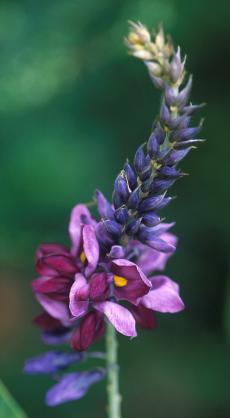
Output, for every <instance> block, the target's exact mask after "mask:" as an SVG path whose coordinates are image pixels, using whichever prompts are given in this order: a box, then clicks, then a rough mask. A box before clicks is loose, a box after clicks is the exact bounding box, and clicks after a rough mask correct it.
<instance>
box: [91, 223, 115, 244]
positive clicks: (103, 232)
mask: <svg viewBox="0 0 230 418" xmlns="http://www.w3.org/2000/svg"><path fill="white" fill-rule="evenodd" d="M104 223H105V222H102V221H101V222H98V224H97V225H96V228H95V229H96V236H97V240H98V242H99V244H100V246H101V247H102V248H103V249H107V248H108V247H110V246H112V245H113V244H114V239H113V238H112V236H111V235H110V234H109V233H108V231H107V229H106V227H105V225H104Z"/></svg>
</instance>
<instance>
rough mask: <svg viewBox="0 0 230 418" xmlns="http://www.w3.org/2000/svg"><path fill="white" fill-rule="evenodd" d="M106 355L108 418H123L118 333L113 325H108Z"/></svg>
mask: <svg viewBox="0 0 230 418" xmlns="http://www.w3.org/2000/svg"><path fill="white" fill-rule="evenodd" d="M106 353H107V368H108V381H107V394H108V405H107V408H108V418H121V395H120V393H119V368H118V364H117V338H116V331H115V329H114V327H113V326H112V325H111V324H107V331H106Z"/></svg>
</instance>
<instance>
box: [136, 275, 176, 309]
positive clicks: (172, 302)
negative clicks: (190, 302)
mask: <svg viewBox="0 0 230 418" xmlns="http://www.w3.org/2000/svg"><path fill="white" fill-rule="evenodd" d="M151 281H152V289H151V290H150V292H149V293H148V294H147V295H145V296H144V297H143V298H142V299H141V303H142V304H143V305H144V306H145V307H146V308H148V309H152V310H154V311H158V312H162V313H166V312H169V313H175V312H180V311H182V310H183V309H184V303H183V301H182V299H181V298H180V295H179V286H178V284H177V283H175V282H174V281H173V280H171V279H169V278H168V277H166V276H155V277H153V278H152V280H151Z"/></svg>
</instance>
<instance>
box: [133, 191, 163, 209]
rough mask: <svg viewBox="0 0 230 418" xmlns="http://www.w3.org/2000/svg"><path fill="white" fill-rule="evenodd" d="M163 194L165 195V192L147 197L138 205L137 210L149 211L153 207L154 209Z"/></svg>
mask: <svg viewBox="0 0 230 418" xmlns="http://www.w3.org/2000/svg"><path fill="white" fill-rule="evenodd" d="M164 196H165V193H164V194H161V195H159V196H152V197H147V198H146V199H144V200H143V201H142V202H141V204H140V205H139V210H140V211H141V212H149V211H152V210H153V209H155V208H157V207H158V205H159V204H160V203H161V201H162V199H163V198H164Z"/></svg>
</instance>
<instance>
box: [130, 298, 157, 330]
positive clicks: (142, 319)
mask: <svg viewBox="0 0 230 418" xmlns="http://www.w3.org/2000/svg"><path fill="white" fill-rule="evenodd" d="M130 311H131V312H132V314H133V316H134V318H135V321H136V324H137V325H139V326H140V327H141V328H144V329H153V328H156V317H155V314H154V312H153V311H152V310H151V309H147V308H145V306H144V305H142V304H139V305H138V306H134V305H131V306H130Z"/></svg>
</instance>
